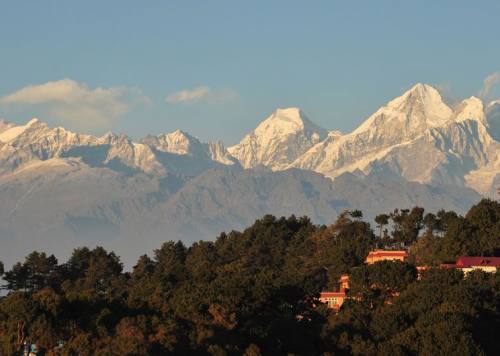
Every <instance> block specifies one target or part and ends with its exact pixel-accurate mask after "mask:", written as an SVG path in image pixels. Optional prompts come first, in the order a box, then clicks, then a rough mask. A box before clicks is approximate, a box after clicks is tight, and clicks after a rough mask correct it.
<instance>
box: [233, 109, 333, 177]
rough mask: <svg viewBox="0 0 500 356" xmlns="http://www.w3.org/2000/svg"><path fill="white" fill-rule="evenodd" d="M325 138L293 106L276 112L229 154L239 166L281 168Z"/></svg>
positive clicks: (321, 131) (318, 128)
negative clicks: (236, 160) (238, 162)
mask: <svg viewBox="0 0 500 356" xmlns="http://www.w3.org/2000/svg"><path fill="white" fill-rule="evenodd" d="M326 136H327V131H326V130H325V129H322V128H321V127H319V126H318V125H316V124H314V123H313V122H312V121H311V120H309V118H308V117H307V116H306V115H305V114H304V113H303V112H302V111H301V110H300V109H299V108H296V107H292V108H284V109H277V110H276V111H274V112H273V113H272V114H271V115H270V116H269V117H267V118H266V119H265V120H264V121H262V122H261V123H260V124H259V125H258V126H257V128H256V129H255V130H254V131H252V132H251V133H249V134H247V135H246V136H245V137H244V138H243V139H242V140H241V142H240V143H239V144H237V145H235V146H232V147H230V148H229V149H228V150H229V152H230V153H231V154H232V155H233V156H234V157H235V158H237V159H238V160H239V161H240V163H241V164H242V166H243V167H245V168H253V167H257V166H260V165H263V166H267V167H270V168H272V169H283V168H284V167H286V166H287V165H289V164H290V163H291V162H293V161H294V160H295V159H296V158H297V157H299V156H300V155H301V154H303V153H304V152H306V151H307V150H308V149H309V148H311V147H312V146H313V145H315V144H317V143H319V142H320V141H321V140H323V139H324V138H325V137H326Z"/></svg>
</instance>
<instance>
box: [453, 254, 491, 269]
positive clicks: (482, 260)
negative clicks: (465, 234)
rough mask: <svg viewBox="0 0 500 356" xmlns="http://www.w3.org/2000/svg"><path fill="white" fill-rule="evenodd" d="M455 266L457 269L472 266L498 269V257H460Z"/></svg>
mask: <svg viewBox="0 0 500 356" xmlns="http://www.w3.org/2000/svg"><path fill="white" fill-rule="evenodd" d="M456 266H457V267H458V268H467V267H472V266H474V267H476V266H486V267H500V257H481V256H462V257H459V258H458V260H457V263H456Z"/></svg>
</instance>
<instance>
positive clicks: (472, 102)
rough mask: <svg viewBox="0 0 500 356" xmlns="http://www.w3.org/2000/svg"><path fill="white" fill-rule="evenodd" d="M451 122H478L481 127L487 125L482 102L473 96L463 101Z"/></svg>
mask: <svg viewBox="0 0 500 356" xmlns="http://www.w3.org/2000/svg"><path fill="white" fill-rule="evenodd" d="M452 120H453V121H455V122H460V121H464V120H478V121H480V122H481V123H482V124H483V125H487V122H486V115H485V112H484V107H483V102H482V101H481V99H479V98H476V97H475V96H471V97H470V98H468V99H465V100H464V101H462V103H460V105H459V106H458V108H457V109H456V110H455V112H454V113H453V117H452Z"/></svg>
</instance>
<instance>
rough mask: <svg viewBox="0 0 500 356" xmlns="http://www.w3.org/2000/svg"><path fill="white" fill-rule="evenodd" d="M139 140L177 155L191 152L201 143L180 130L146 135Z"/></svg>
mask: <svg viewBox="0 0 500 356" xmlns="http://www.w3.org/2000/svg"><path fill="white" fill-rule="evenodd" d="M141 142H142V143H145V144H147V145H149V146H153V147H155V148H156V149H157V150H159V151H162V152H168V153H174V154H178V155H186V154H192V153H193V150H196V147H198V146H199V145H201V142H200V141H199V140H198V139H197V138H195V137H193V136H191V135H189V134H188V133H186V132H184V131H182V130H175V131H174V132H170V133H167V134H161V135H158V136H152V135H148V136H146V137H145V138H144V139H142V140H141Z"/></svg>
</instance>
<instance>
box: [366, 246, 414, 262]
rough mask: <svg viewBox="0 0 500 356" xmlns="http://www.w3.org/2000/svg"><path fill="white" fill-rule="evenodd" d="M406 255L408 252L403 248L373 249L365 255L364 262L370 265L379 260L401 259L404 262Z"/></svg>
mask: <svg viewBox="0 0 500 356" xmlns="http://www.w3.org/2000/svg"><path fill="white" fill-rule="evenodd" d="M407 257H408V252H406V251H404V250H374V251H370V253H369V254H368V256H367V257H366V260H365V263H367V264H369V265H371V264H374V263H376V262H380V261H401V262H404V261H405V260H406V258H407Z"/></svg>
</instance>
